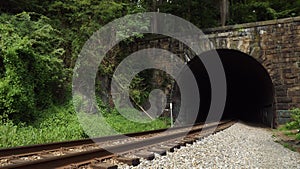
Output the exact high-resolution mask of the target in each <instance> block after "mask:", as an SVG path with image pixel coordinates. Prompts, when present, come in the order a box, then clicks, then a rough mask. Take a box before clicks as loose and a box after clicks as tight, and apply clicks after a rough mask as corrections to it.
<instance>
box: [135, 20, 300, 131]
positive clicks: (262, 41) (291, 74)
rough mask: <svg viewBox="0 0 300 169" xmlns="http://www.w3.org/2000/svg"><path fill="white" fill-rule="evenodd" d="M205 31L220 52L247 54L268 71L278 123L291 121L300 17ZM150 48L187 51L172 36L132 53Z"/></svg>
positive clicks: (299, 69) (296, 102)
mask: <svg viewBox="0 0 300 169" xmlns="http://www.w3.org/2000/svg"><path fill="white" fill-rule="evenodd" d="M203 32H204V33H205V34H206V35H207V36H208V38H209V39H210V41H211V43H213V44H214V47H215V48H216V49H234V50H238V51H241V52H243V53H246V54H248V55H250V56H252V57H253V58H254V59H256V60H257V61H258V62H259V63H260V64H261V65H262V66H263V67H264V68H265V69H266V70H267V72H268V73H269V75H270V77H271V79H272V83H273V85H274V97H275V98H274V103H273V110H272V111H273V113H274V119H273V120H274V124H275V125H277V124H282V123H284V122H286V121H287V120H289V118H290V115H289V111H288V110H290V109H292V108H296V107H300V17H294V18H286V19H278V20H271V21H263V22H255V23H246V24H240V25H233V26H225V27H218V28H210V29H205V30H203ZM136 44H137V45H136ZM150 47H156V48H162V49H166V50H168V51H171V52H173V53H175V54H177V55H179V56H180V57H181V58H184V54H183V51H186V49H184V48H185V47H184V45H183V44H182V43H181V42H178V41H176V40H174V39H172V38H169V37H163V38H160V37H158V38H157V37H156V38H149V39H146V40H142V41H138V42H137V43H135V45H134V46H131V51H132V52H134V51H137V50H140V49H143V48H150ZM162 64H163V63H162ZM165 64H166V65H168V63H165Z"/></svg>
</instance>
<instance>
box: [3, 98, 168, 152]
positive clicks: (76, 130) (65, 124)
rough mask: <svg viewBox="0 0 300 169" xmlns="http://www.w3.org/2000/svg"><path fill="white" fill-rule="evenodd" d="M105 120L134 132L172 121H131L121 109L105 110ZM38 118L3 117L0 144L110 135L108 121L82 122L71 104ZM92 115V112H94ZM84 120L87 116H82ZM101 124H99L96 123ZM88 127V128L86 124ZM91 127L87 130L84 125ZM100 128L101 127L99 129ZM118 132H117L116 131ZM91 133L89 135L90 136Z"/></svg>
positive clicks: (17, 144) (49, 110)
mask: <svg viewBox="0 0 300 169" xmlns="http://www.w3.org/2000/svg"><path fill="white" fill-rule="evenodd" d="M102 113H103V115H104V120H105V121H106V122H107V123H108V125H109V126H112V128H113V129H114V130H116V131H117V133H131V132H139V131H146V130H154V129H159V128H166V127H169V126H170V124H169V122H168V121H169V120H168V119H163V118H159V119H156V120H154V121H152V122H150V123H137V122H131V121H128V120H127V119H126V118H124V117H123V116H121V115H120V114H119V113H118V112H116V111H112V112H105V111H104V110H102ZM38 115H39V116H38V117H37V118H36V120H35V121H33V122H31V123H30V124H21V123H19V124H15V123H14V122H12V121H10V120H7V119H5V118H3V117H2V118H0V147H2V148H3V147H15V146H23V145H31V144H41V143H49V142H58V141H66V140H76V139H82V138H87V137H88V135H89V136H91V137H97V136H104V135H111V134H113V132H110V131H108V130H105V127H107V126H108V125H107V124H104V123H103V124H99V121H97V118H93V117H91V118H90V117H88V119H89V121H88V122H89V123H88V124H89V125H90V126H91V127H90V128H89V126H88V125H81V123H80V122H84V121H82V119H81V121H80V122H79V120H78V117H77V114H76V113H75V111H74V109H73V107H72V104H71V103H69V104H66V105H62V106H52V107H51V108H49V109H47V110H43V111H40V112H39V113H38ZM91 116H92V115H91ZM83 120H85V119H83ZM97 124H99V125H97ZM84 126H85V127H84ZM87 126H88V129H86V130H84V129H83V128H87ZM99 127H100V128H99ZM117 133H115V134H117ZM87 134H88V135H87Z"/></svg>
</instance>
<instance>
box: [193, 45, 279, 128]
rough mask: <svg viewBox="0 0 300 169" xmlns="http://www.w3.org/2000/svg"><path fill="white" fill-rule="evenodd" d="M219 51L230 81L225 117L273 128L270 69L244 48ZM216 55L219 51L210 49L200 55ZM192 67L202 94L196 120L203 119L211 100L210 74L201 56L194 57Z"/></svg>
mask: <svg viewBox="0 0 300 169" xmlns="http://www.w3.org/2000/svg"><path fill="white" fill-rule="evenodd" d="M217 53H218V55H219V57H220V59H221V61H222V64H223V67H224V71H225V76H226V81H227V96H226V97H227V98H226V105H225V109H224V113H223V116H222V119H239V120H242V121H246V122H252V123H262V124H266V125H268V126H270V127H273V123H274V122H273V119H274V112H273V111H274V110H273V108H272V106H273V100H274V87H273V83H272V80H271V78H270V76H269V74H268V72H267V70H266V69H265V68H264V67H263V66H262V65H261V64H260V63H259V62H258V61H257V60H255V59H254V58H253V57H251V56H249V55H248V54H245V53H242V52H240V51H237V50H231V49H218V50H217ZM212 54H215V52H213V51H208V52H205V53H202V54H201V56H200V57H209V56H210V55H212ZM188 66H189V67H190V69H191V70H192V72H193V74H194V76H195V77H196V80H197V84H198V88H199V93H200V107H199V113H198V117H197V120H196V122H203V121H205V120H206V117H207V114H208V111H209V108H210V102H211V87H210V81H209V76H208V73H207V71H206V69H205V66H204V65H203V63H202V62H201V60H200V59H199V57H194V58H193V59H192V60H191V61H190V62H189V63H188Z"/></svg>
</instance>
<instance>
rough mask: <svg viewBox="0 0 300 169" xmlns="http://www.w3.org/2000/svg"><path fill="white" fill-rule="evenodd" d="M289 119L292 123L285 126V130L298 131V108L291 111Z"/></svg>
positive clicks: (299, 110) (299, 112) (299, 126)
mask: <svg viewBox="0 0 300 169" xmlns="http://www.w3.org/2000/svg"><path fill="white" fill-rule="evenodd" d="M291 118H292V121H291V122H289V123H287V124H286V128H287V129H299V130H300V108H296V109H293V110H291Z"/></svg>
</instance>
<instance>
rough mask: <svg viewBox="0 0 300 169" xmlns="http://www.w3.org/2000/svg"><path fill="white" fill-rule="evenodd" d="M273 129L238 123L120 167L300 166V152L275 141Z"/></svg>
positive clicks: (238, 167)
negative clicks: (200, 138) (164, 152)
mask: <svg viewBox="0 0 300 169" xmlns="http://www.w3.org/2000/svg"><path fill="white" fill-rule="evenodd" d="M273 140H274V138H273V137H272V133H271V131H269V130H267V129H263V128H259V127H251V126H247V125H245V124H243V123H236V124H234V125H233V126H231V127H230V128H228V129H226V130H224V131H221V132H219V133H216V134H214V135H211V136H209V137H206V138H204V139H202V140H199V141H197V142H196V143H194V144H193V145H187V146H186V147H182V148H180V149H178V150H175V152H174V153H168V154H167V156H159V155H156V157H155V159H154V160H152V161H146V160H141V164H140V165H138V166H136V167H130V166H125V165H122V166H119V168H139V169H144V168H151V169H156V168H168V169H173V168H174V169H175V168H178V169H184V168H186V169H190V168H197V169H198V168H199V169H201V168H226V169H227V168H237V169H240V168H265V169H271V168H276V169H283V168H295V169H300V154H299V153H297V152H293V151H290V150H289V149H286V148H284V147H283V146H282V145H280V144H278V143H275V142H274V141H273Z"/></svg>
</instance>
